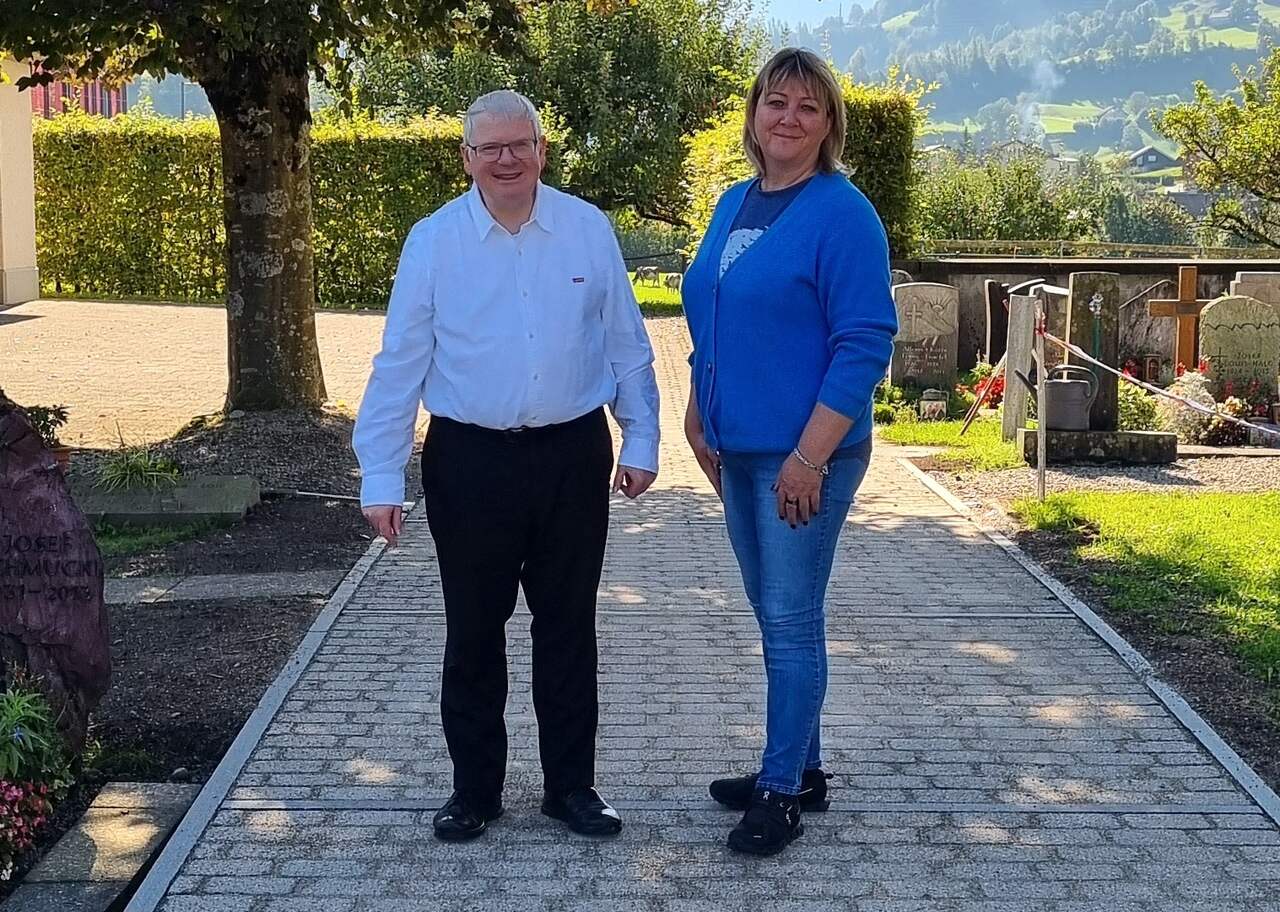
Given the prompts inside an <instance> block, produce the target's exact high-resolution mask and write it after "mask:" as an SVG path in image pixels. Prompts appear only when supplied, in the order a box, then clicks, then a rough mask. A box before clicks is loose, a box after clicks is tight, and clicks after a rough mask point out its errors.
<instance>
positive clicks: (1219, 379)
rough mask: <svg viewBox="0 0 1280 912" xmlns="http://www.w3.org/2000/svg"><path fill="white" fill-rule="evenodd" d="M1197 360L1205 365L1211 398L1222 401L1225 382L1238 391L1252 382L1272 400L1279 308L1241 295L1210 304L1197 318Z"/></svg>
mask: <svg viewBox="0 0 1280 912" xmlns="http://www.w3.org/2000/svg"><path fill="white" fill-rule="evenodd" d="M1200 357H1201V358H1202V359H1204V360H1205V361H1208V362H1209V370H1208V376H1209V379H1210V380H1211V381H1212V384H1211V385H1212V392H1213V395H1214V398H1216V399H1219V400H1221V399H1222V396H1223V392H1224V387H1225V385H1226V384H1227V383H1228V382H1231V383H1233V384H1234V385H1235V387H1236V389H1237V390H1241V389H1242V388H1243V387H1245V386H1247V385H1248V384H1249V383H1250V382H1252V381H1254V380H1257V381H1258V382H1259V383H1260V384H1261V385H1262V388H1263V390H1265V392H1266V393H1267V395H1269V396H1271V397H1273V398H1274V397H1275V394H1276V382H1277V374H1280V309H1277V308H1275V307H1273V306H1271V305H1270V304H1267V303H1265V302H1263V301H1259V300H1258V299H1257V298H1249V297H1244V296H1241V295H1236V296H1228V297H1225V298H1219V299H1218V300H1216V301H1213V302H1211V303H1210V304H1209V305H1208V306H1207V307H1205V309H1204V312H1203V313H1202V314H1201V315H1200ZM1237 394H1238V393H1237Z"/></svg>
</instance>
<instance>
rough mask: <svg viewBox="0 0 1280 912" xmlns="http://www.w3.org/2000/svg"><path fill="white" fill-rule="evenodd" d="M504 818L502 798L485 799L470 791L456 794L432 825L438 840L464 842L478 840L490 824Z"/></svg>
mask: <svg viewBox="0 0 1280 912" xmlns="http://www.w3.org/2000/svg"><path fill="white" fill-rule="evenodd" d="M501 816H502V799H501V798H500V797H497V796H494V797H491V798H481V797H479V796H476V795H472V794H470V793H469V792H454V793H453V794H452V795H451V796H450V797H449V800H448V801H446V802H445V805H444V807H442V808H440V810H438V811H436V816H435V817H434V818H432V820H431V826H432V827H433V828H434V829H435V831H436V839H443V840H444V841H445V842H460V841H462V840H464V839H475V838H476V837H477V836H479V835H480V834H481V833H483V832H484V831H485V827H487V826H488V825H489V821H491V820H497V819H498V818H499V817H501Z"/></svg>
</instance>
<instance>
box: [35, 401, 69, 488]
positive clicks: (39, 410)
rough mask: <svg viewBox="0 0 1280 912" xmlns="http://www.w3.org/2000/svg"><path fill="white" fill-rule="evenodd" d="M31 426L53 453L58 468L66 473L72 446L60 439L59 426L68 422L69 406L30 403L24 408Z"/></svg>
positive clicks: (46, 447)
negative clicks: (66, 444)
mask: <svg viewBox="0 0 1280 912" xmlns="http://www.w3.org/2000/svg"><path fill="white" fill-rule="evenodd" d="M23 411H24V412H26V413H27V420H28V421H30V422H31V428H32V430H34V431H35V432H36V434H38V435H39V436H40V441H41V442H42V443H43V444H44V446H45V449H47V450H48V451H49V452H50V453H52V454H53V458H54V459H55V460H57V462H58V468H59V469H61V470H62V472H63V474H66V471H67V465H68V464H69V463H70V462H71V447H69V446H65V445H64V444H63V443H62V441H60V440H59V439H58V428H60V427H62V426H63V425H64V424H66V423H67V407H66V406H65V405H52V406H43V405H29V406H26V407H25V408H24V409H23Z"/></svg>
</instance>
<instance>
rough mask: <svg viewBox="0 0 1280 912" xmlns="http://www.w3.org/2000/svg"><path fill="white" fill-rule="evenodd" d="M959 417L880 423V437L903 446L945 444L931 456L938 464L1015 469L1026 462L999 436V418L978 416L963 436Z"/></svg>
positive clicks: (971, 467)
mask: <svg viewBox="0 0 1280 912" xmlns="http://www.w3.org/2000/svg"><path fill="white" fill-rule="evenodd" d="M963 423H964V422H962V421H917V422H905V423H904V422H895V423H893V424H888V425H883V424H882V425H880V426H879V432H880V437H881V439H883V440H886V441H888V442H889V443H898V444H902V445H903V446H941V447H946V449H945V450H943V451H942V452H941V453H939V454H938V455H937V456H935V457H934V459H936V460H937V461H938V463H939V464H941V465H946V466H954V467H956V468H969V469H976V470H978V471H986V470H989V469H1015V468H1018V467H1019V466H1025V465H1026V462H1025V461H1024V460H1023V459H1022V456H1021V455H1019V453H1018V447H1017V445H1016V444H1014V443H1005V442H1004V441H1003V440H1001V439H1000V420H999V419H998V418H980V419H978V420H977V421H975V422H974V423H973V424H972V426H970V428H969V430H968V431H967V432H966V433H965V435H964V436H963V437H961V436H960V426H961V425H962V424H963Z"/></svg>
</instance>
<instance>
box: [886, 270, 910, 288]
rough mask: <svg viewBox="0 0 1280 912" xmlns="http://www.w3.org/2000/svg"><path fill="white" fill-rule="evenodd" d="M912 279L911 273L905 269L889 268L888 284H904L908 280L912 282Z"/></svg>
mask: <svg viewBox="0 0 1280 912" xmlns="http://www.w3.org/2000/svg"><path fill="white" fill-rule="evenodd" d="M914 281H915V279H913V278H911V273H909V272H907V271H906V270H905V269H891V270H889V284H890V285H905V284H907V283H908V282H914Z"/></svg>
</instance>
